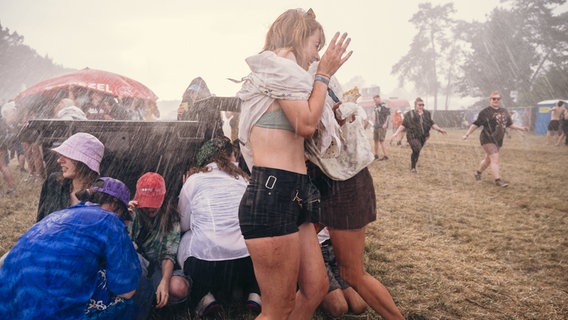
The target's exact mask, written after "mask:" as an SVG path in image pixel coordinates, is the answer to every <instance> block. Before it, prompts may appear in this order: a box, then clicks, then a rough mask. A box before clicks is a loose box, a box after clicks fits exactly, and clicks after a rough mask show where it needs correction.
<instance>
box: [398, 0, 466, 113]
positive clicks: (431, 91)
mask: <svg viewBox="0 0 568 320" xmlns="http://www.w3.org/2000/svg"><path fill="white" fill-rule="evenodd" d="M453 13H455V9H454V6H453V4H452V3H448V4H444V5H439V6H432V4H431V3H429V2H426V3H421V4H419V5H418V12H417V13H415V14H414V15H413V16H412V18H411V19H410V20H409V22H411V23H412V24H414V25H415V26H416V28H417V29H418V33H417V34H416V35H415V36H414V38H413V40H412V43H411V45H410V50H409V52H408V53H407V54H406V55H405V56H404V57H402V58H401V59H400V60H399V61H398V62H397V63H396V64H395V65H394V66H393V67H392V70H391V73H392V74H398V79H399V83H400V85H402V83H403V82H404V81H410V82H412V83H414V86H415V87H416V89H417V90H418V91H425V93H426V94H428V95H432V96H433V97H434V110H436V109H437V108H438V91H439V90H440V81H441V79H442V77H441V76H440V74H441V73H440V69H441V68H442V67H441V66H442V65H444V64H445V60H446V56H445V54H446V53H447V51H448V48H449V45H450V40H449V39H450V35H449V33H450V32H451V27H452V25H453V23H454V20H453V19H452V18H451V16H452V14H453ZM446 65H447V64H446Z"/></svg>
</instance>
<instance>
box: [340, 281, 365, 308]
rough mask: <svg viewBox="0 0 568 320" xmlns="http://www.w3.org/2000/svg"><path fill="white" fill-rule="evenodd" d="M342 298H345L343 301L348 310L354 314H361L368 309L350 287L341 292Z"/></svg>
mask: <svg viewBox="0 0 568 320" xmlns="http://www.w3.org/2000/svg"><path fill="white" fill-rule="evenodd" d="M343 296H344V297H345V300H347V305H348V306H349V309H351V311H352V312H353V313H354V314H361V313H363V312H365V310H367V307H369V306H368V305H367V303H366V302H365V300H363V298H361V296H360V295H359V294H358V293H357V291H355V290H354V289H353V288H351V287H349V288H347V289H345V290H343Z"/></svg>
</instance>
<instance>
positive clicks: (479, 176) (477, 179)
mask: <svg viewBox="0 0 568 320" xmlns="http://www.w3.org/2000/svg"><path fill="white" fill-rule="evenodd" d="M473 176H474V177H475V181H481V172H479V171H475V173H474V174H473Z"/></svg>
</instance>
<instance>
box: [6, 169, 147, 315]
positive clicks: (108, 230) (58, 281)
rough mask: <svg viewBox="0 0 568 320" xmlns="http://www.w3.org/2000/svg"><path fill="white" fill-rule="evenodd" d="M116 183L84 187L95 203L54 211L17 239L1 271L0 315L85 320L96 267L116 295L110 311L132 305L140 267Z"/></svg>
mask: <svg viewBox="0 0 568 320" xmlns="http://www.w3.org/2000/svg"><path fill="white" fill-rule="evenodd" d="M117 181H118V180H114V179H113V183H112V186H110V185H109V184H108V183H109V180H104V179H102V184H95V187H94V188H92V189H91V190H90V191H89V192H90V193H91V194H90V197H89V199H90V200H92V201H96V203H91V202H81V203H79V204H76V205H74V206H72V207H69V208H67V209H64V210H61V211H57V212H54V213H52V214H50V215H49V216H47V217H46V218H45V219H43V220H41V221H40V222H38V223H36V224H35V225H33V226H32V227H31V228H30V229H29V230H28V231H27V232H26V233H25V234H24V235H23V236H22V237H20V239H19V240H18V241H17V243H16V244H15V245H14V247H13V248H12V250H11V251H10V252H9V253H8V255H7V256H6V259H5V261H4V265H3V266H2V268H1V269H0V282H1V283H2V285H1V286H0V301H2V303H0V319H85V317H86V312H87V310H88V309H89V305H90V301H91V299H92V298H93V297H96V296H97V291H98V289H96V286H97V283H100V281H101V280H102V279H101V277H100V271H101V270H105V272H106V289H107V290H108V292H109V293H110V294H111V295H112V296H113V297H116V298H118V300H115V304H114V305H115V307H113V309H114V311H117V312H118V311H127V310H126V309H125V308H122V307H127V306H128V305H130V304H131V302H130V300H128V299H130V298H132V296H133V295H134V292H135V290H136V287H137V285H138V278H139V277H140V272H141V269H140V263H139V262H138V257H137V255H136V251H135V250H134V246H133V245H132V241H131V240H130V237H129V236H128V232H127V229H126V226H125V225H124V222H123V221H122V220H121V218H120V217H119V215H118V214H117V213H119V214H121V213H124V212H125V206H126V204H125V201H127V200H125V199H128V197H129V196H130V195H129V192H128V188H126V186H124V184H122V183H119V182H117ZM77 197H81V198H82V199H83V197H82V196H81V195H80V193H78V195H77ZM115 212H116V213H115ZM118 304H120V305H121V306H122V307H121V308H119V305H118ZM93 311H94V310H93ZM117 317H118V318H119V319H125V317H121V316H120V315H117ZM104 319H115V318H111V317H104Z"/></svg>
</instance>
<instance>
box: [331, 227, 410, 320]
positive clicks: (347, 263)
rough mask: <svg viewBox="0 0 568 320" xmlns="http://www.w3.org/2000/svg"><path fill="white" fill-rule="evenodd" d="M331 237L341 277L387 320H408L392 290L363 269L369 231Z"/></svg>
mask: <svg viewBox="0 0 568 320" xmlns="http://www.w3.org/2000/svg"><path fill="white" fill-rule="evenodd" d="M329 234H330V237H331V243H332V244H333V249H334V250H335V258H336V260H337V263H338V265H339V270H340V274H341V277H342V278H343V279H345V281H347V283H349V285H350V286H352V287H353V289H355V290H356V291H357V292H358V293H359V294H360V295H361V297H363V299H364V300H365V302H367V303H368V304H369V306H370V307H371V308H373V310H375V311H376V312H377V313H379V314H380V315H381V316H382V317H383V318H384V319H387V320H388V319H404V318H403V317H402V314H401V313H400V311H399V310H398V308H397V306H396V305H395V303H394V300H393V299H392V297H391V295H390V293H389V292H388V290H387V289H386V288H385V287H384V286H383V285H382V284H381V283H380V282H379V281H378V280H377V279H375V278H373V276H371V275H370V274H369V273H367V272H366V271H365V268H364V266H363V250H364V246H365V228H361V229H357V230H335V229H331V228H329Z"/></svg>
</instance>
